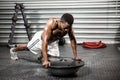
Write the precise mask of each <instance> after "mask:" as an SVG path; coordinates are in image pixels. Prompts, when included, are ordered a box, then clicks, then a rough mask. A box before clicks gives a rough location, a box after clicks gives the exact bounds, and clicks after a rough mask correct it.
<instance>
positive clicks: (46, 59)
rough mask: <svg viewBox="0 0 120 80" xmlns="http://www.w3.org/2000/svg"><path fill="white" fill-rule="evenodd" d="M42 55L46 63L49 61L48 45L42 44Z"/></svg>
mask: <svg viewBox="0 0 120 80" xmlns="http://www.w3.org/2000/svg"><path fill="white" fill-rule="evenodd" d="M42 54H43V59H44V61H48V55H47V45H46V44H42Z"/></svg>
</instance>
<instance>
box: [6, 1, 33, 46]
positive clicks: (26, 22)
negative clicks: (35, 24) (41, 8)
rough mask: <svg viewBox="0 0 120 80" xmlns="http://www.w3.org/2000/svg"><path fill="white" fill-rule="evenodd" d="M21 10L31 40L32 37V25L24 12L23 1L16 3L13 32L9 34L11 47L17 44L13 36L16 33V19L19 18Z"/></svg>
mask: <svg viewBox="0 0 120 80" xmlns="http://www.w3.org/2000/svg"><path fill="white" fill-rule="evenodd" d="M19 11H21V13H22V17H23V21H24V26H25V29H26V32H27V36H28V39H29V40H30V39H31V34H30V25H29V24H28V20H27V19H26V15H25V13H24V6H23V3H16V5H15V13H14V15H13V17H12V25H11V33H10V35H9V40H8V46H9V47H14V46H15V44H14V43H13V42H12V41H13V36H14V34H15V26H16V21H17V20H18V19H17V16H18V12H19Z"/></svg>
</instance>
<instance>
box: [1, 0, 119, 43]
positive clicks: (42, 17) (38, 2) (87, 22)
mask: <svg viewBox="0 0 120 80" xmlns="http://www.w3.org/2000/svg"><path fill="white" fill-rule="evenodd" d="M15 3H24V6H25V13H26V15H27V19H28V21H29V23H30V24H31V26H30V27H31V33H32V34H34V33H35V32H36V31H39V30H42V29H43V28H44V26H45V23H46V21H47V20H48V18H50V17H57V18H60V17H61V15H62V14H63V13H71V14H72V15H73V16H74V17H75V22H74V25H73V28H74V32H75V37H76V39H77V43H82V42H83V41H99V40H101V41H103V42H105V43H119V42H120V14H118V13H120V1H119V0H74V1H73V0H0V43H7V42H8V39H9V34H10V33H11V30H10V28H11V23H12V20H11V18H12V16H13V13H14V6H15ZM14 37H15V38H14V41H13V42H16V43H24V42H25V43H26V42H28V39H27V35H26V31H25V27H24V24H23V20H22V16H21V13H20V12H19V16H18V21H17V25H16V31H15V36H14ZM65 38H66V40H67V42H69V40H68V36H65Z"/></svg>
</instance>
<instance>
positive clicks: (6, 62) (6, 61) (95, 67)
mask: <svg viewBox="0 0 120 80" xmlns="http://www.w3.org/2000/svg"><path fill="white" fill-rule="evenodd" d="M118 46H119V45H112V44H109V45H107V47H106V48H101V49H85V48H83V47H82V46H81V45H78V46H77V48H78V54H79V56H81V58H82V59H83V61H84V62H85V65H84V66H83V67H81V68H80V69H79V71H78V72H77V75H75V76H69V77H55V76H52V75H50V74H49V73H48V70H47V69H45V68H43V67H42V65H41V64H39V63H38V62H37V58H36V55H34V54H32V53H31V52H29V51H22V52H18V57H19V60H17V61H12V60H11V59H10V54H9V48H7V47H5V46H0V80H120V51H119V47H120V46H119V47H118ZM60 51H61V56H66V57H72V50H71V47H70V45H68V44H66V45H64V46H60Z"/></svg>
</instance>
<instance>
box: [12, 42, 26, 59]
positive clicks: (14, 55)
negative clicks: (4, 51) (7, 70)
mask: <svg viewBox="0 0 120 80" xmlns="http://www.w3.org/2000/svg"><path fill="white" fill-rule="evenodd" d="M23 50H28V48H27V44H18V45H17V46H16V47H14V48H11V49H10V55H11V59H12V60H17V59H18V57H17V51H23Z"/></svg>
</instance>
